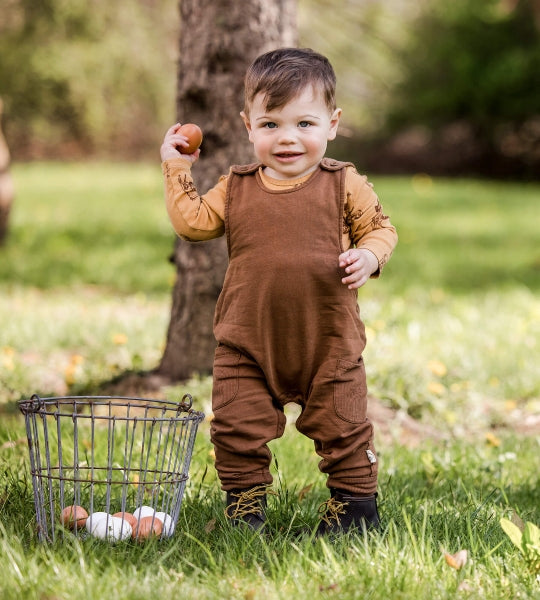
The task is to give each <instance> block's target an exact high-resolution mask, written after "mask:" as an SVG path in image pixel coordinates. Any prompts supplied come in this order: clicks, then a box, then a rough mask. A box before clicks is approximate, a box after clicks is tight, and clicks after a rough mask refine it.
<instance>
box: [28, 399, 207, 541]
mask: <svg viewBox="0 0 540 600" xmlns="http://www.w3.org/2000/svg"><path fill="white" fill-rule="evenodd" d="M192 402H193V400H192V398H191V396H189V395H188V394H186V395H185V396H184V397H183V399H182V401H181V402H180V403H176V402H172V401H168V400H156V399H147V398H132V397H111V396H84V397H81V396H64V397H54V398H40V397H39V396H37V395H34V396H32V397H31V398H30V400H23V401H21V402H20V403H19V409H20V410H21V412H22V413H23V415H24V418H25V424H26V433H27V438H28V448H29V454H30V473H31V477H32V487H33V494H34V505H35V512H36V522H37V534H38V537H39V539H40V540H41V541H47V542H54V541H55V540H56V538H57V536H59V535H60V536H64V535H66V529H65V528H64V527H63V526H62V523H61V512H62V510H63V509H64V507H67V506H72V505H75V506H82V507H83V508H85V510H86V511H87V512H88V514H92V513H94V512H97V511H102V512H105V513H108V514H111V515H112V514H114V513H117V512H122V513H133V511H134V510H135V509H136V508H138V507H140V506H143V505H144V506H149V507H151V508H152V509H153V510H154V511H155V512H163V513H166V514H168V515H169V516H170V518H171V520H172V524H170V526H169V528H168V529H167V530H166V529H165V528H163V531H162V533H161V537H168V535H169V534H170V532H171V531H174V528H175V527H176V523H177V521H178V516H179V513H180V508H181V504H182V499H183V495H184V490H185V487H186V483H187V480H188V472H189V465H190V462H191V457H192V453H193V447H194V443H195V436H196V433H197V428H198V425H199V423H200V422H201V421H202V420H203V419H204V414H203V413H202V412H198V411H195V410H193V409H192ZM171 525H172V528H171ZM74 528H75V533H77V529H78V530H79V531H78V533H82V534H83V535H86V529H84V528H83V526H78V527H77V523H76V522H75V523H74Z"/></svg>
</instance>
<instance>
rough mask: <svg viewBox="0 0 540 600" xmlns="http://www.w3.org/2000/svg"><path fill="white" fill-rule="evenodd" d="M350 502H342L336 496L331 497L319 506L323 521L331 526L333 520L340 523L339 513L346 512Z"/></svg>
mask: <svg viewBox="0 0 540 600" xmlns="http://www.w3.org/2000/svg"><path fill="white" fill-rule="evenodd" d="M348 504H349V503H348V502H340V501H339V500H336V499H335V498H329V499H328V500H326V501H325V502H323V503H322V504H321V505H320V506H319V515H320V519H321V521H324V522H325V523H326V524H327V525H328V526H330V527H331V526H332V521H335V522H336V523H337V524H339V523H340V520H339V515H343V514H345V512H346V511H345V507H346V506H347V505H348Z"/></svg>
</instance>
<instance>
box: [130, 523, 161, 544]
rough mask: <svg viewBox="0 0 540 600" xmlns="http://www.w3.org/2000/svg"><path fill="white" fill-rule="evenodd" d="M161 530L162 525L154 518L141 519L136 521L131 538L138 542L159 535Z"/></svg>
mask: <svg viewBox="0 0 540 600" xmlns="http://www.w3.org/2000/svg"><path fill="white" fill-rule="evenodd" d="M162 530H163V523H162V522H161V521H160V520H159V519H156V518H155V517H143V518H142V519H139V521H137V524H136V525H135V527H134V528H133V533H132V534H131V537H132V538H133V539H134V540H137V541H139V542H140V541H142V540H146V539H148V538H150V537H157V536H158V535H161V532H162Z"/></svg>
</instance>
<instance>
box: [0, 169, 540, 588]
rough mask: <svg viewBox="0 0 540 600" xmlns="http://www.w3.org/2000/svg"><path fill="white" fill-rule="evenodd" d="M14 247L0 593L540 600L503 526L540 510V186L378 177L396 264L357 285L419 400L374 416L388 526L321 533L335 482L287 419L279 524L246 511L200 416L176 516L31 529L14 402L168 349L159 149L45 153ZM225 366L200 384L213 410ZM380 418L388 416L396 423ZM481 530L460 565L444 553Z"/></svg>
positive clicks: (395, 377)
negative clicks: (228, 507)
mask: <svg viewBox="0 0 540 600" xmlns="http://www.w3.org/2000/svg"><path fill="white" fill-rule="evenodd" d="M14 173H15V180H16V186H17V194H18V195H17V199H16V204H15V207H14V212H13V215H12V217H13V218H12V222H11V235H10V238H9V241H8V245H7V247H5V248H4V249H2V250H0V286H1V290H2V291H1V293H0V323H1V327H0V406H2V407H3V414H2V415H1V417H2V418H1V419H0V564H2V565H3V568H4V572H5V573H6V574H8V576H4V577H2V578H0V597H1V598H3V599H4V598H5V599H7V600H9V599H12V598H13V599H15V598H16V599H20V598H31V599H34V598H35V599H39V600H52V599H53V598H54V599H56V598H62V599H67V598H87V599H94V598H101V597H109V596H111V597H116V598H118V599H123V598H126V599H127V598H133V599H138V598H141V599H142V598H145V599H147V598H155V597H187V598H191V597H193V598H202V599H205V598H209V599H210V598H212V599H217V598H239V599H247V600H259V599H260V600H262V599H274V598H275V599H281V598H287V599H290V598H298V599H304V598H306V597H315V598H325V599H326V598H340V599H343V598H345V599H349V598H350V599H353V598H362V599H364V598H385V599H387V598H391V599H392V600H393V599H400V598H404V599H405V598H407V599H408V598H419V599H424V598H425V599H426V600H431V599H433V600H436V599H438V598H454V597H463V598H490V600H491V599H499V598H500V599H501V600H502V599H507V598H540V588H539V581H538V579H537V576H535V574H534V573H531V572H530V571H529V570H528V569H527V563H526V562H525V561H524V559H523V557H522V555H521V554H520V553H519V552H518V551H517V549H516V548H515V547H514V546H513V545H512V543H511V542H510V540H509V539H508V538H507V536H506V535H505V534H504V532H503V531H502V529H501V527H500V524H499V519H500V518H501V517H503V516H506V517H509V516H511V515H512V514H514V513H517V514H519V515H520V516H521V518H522V519H523V520H526V521H532V522H534V523H536V524H539V523H540V513H539V509H538V490H539V486H540V483H539V479H538V459H537V457H538V453H539V445H540V444H539V441H538V437H537V436H534V435H529V436H527V435H523V434H522V433H519V432H518V431H517V430H516V429H517V428H519V427H524V426H526V425H527V423H528V422H529V421H530V420H531V419H532V418H535V417H536V418H537V417H538V414H539V413H540V377H539V375H538V366H537V365H538V340H540V300H539V298H538V290H539V283H540V281H539V264H540V257H539V254H538V252H539V250H538V244H537V237H538V236H537V222H538V208H537V207H538V198H539V197H540V194H539V192H540V187H539V186H538V185H533V184H514V183H494V182H486V181H477V180H463V181H452V180H438V179H435V180H430V179H428V178H426V177H416V178H412V179H411V178H383V177H380V178H376V179H375V178H374V183H375V186H376V190H377V192H378V193H379V196H380V197H381V200H382V202H383V205H384V207H385V209H386V211H387V212H388V213H389V214H390V215H391V217H392V220H393V222H394V223H395V224H396V226H397V227H398V230H399V233H400V243H399V246H398V248H397V249H396V253H395V256H394V257H393V259H392V261H391V262H390V263H389V265H388V267H387V268H386V271H385V273H384V274H383V277H382V278H381V279H380V280H379V281H376V282H370V283H369V284H368V285H367V286H366V287H365V288H364V289H363V290H361V292H360V295H359V298H360V305H361V310H362V314H363V316H364V319H365V322H366V326H367V333H368V347H367V349H366V354H365V358H366V365H367V370H368V379H369V385H370V391H371V393H372V394H373V395H374V396H377V397H378V398H379V399H381V401H382V402H383V404H384V405H386V406H389V407H393V408H395V409H397V410H398V411H399V412H398V414H399V413H407V414H409V415H413V416H414V417H415V418H416V419H417V423H418V425H419V427H420V430H421V431H422V430H423V429H427V428H428V427H429V428H430V429H429V430H430V431H431V432H432V431H433V430H434V431H435V437H426V438H423V437H422V436H421V434H420V435H419V434H418V433H415V434H412V435H406V432H405V433H404V432H403V431H402V430H401V429H400V427H399V426H398V420H397V417H396V419H395V421H394V422H392V423H389V424H387V425H388V426H387V427H386V428H379V429H378V430H377V445H378V450H379V456H380V465H381V466H380V509H381V515H382V518H383V523H384V529H383V532H382V533H381V534H380V535H373V536H370V537H369V539H363V538H354V537H350V536H346V537H345V538H343V539H339V540H335V541H329V540H313V539H311V538H310V537H309V535H300V534H301V532H302V531H306V530H307V531H309V530H310V529H311V528H313V527H314V526H315V525H316V522H317V509H318V506H319V504H320V503H321V502H323V501H324V500H325V499H326V490H325V485H324V477H323V476H322V475H321V474H320V473H319V472H318V469H317V462H318V458H317V456H316V455H315V453H314V452H313V449H312V446H311V443H310V442H309V440H307V439H305V438H303V437H301V436H300V435H299V434H298V433H297V432H296V430H295V428H294V425H293V424H292V423H291V424H290V425H289V426H288V427H287V430H286V433H285V436H284V437H283V439H281V440H277V441H275V442H274V443H273V444H272V452H273V454H274V463H273V472H274V475H275V489H276V491H277V493H278V495H277V496H276V497H271V498H270V503H269V510H268V519H269V535H268V536H267V537H265V538H263V539H261V538H259V536H257V535H249V534H246V533H245V532H241V531H235V530H231V529H230V528H229V527H227V525H226V523H225V519H224V516H223V512H222V510H223V505H222V493H221V492H220V490H219V485H218V482H217V478H216V474H215V471H214V469H213V458H212V450H211V445H210V442H209V436H208V423H207V422H205V423H203V425H202V426H201V431H200V434H199V435H198V437H197V442H196V446H195V453H194V457H193V463H192V469H191V480H190V483H189V485H188V489H187V492H186V497H185V500H184V504H183V507H182V513H181V517H180V526H179V528H178V532H177V534H176V535H175V536H174V537H173V538H172V539H171V540H169V541H166V542H164V543H151V544H147V545H144V546H140V545H136V544H133V543H131V542H128V543H124V544H117V545H116V546H109V545H108V544H104V543H103V542H99V541H96V540H91V539H77V538H72V537H68V538H66V539H64V540H63V541H59V542H57V543H56V544H53V545H50V546H46V545H43V544H40V543H38V542H37V540H36V536H35V531H34V529H35V518H34V506H33V494H32V486H31V480H30V476H29V466H28V451H27V447H26V433H25V430H24V424H23V422H22V419H21V417H20V416H19V415H18V411H17V408H16V401H17V400H19V399H20V398H26V397H28V396H30V395H31V394H33V393H36V392H37V393H39V394H40V395H42V396H46V395H63V394H66V393H70V394H71V393H72V394H79V393H86V394H92V393H94V392H96V391H98V390H100V386H101V384H102V383H103V382H104V381H107V380H110V379H111V378H113V377H115V376H116V375H119V374H121V373H123V372H124V371H126V370H139V369H142V370H147V369H151V368H153V367H154V366H156V364H157V363H158V361H159V358H160V356H161V353H162V350H163V344H164V339H165V333H166V328H167V323H168V318H169V310H170V308H169V307H170V294H171V284H172V278H173V275H174V272H173V268H172V266H171V265H170V263H168V261H167V257H168V255H169V254H170V252H171V250H172V246H173V239H174V237H173V234H172V230H171V228H170V226H169V223H168V221H167V217H166V214H165V210H164V205H163V199H162V196H163V192H162V183H161V175H160V171H159V166H158V165H144V164H143V165H125V164H118V165H117V164H90V165H86V164H84V165H83V164H73V165H61V164H29V165H16V167H15V169H14ZM210 388H211V382H210V379H209V378H208V377H195V378H193V380H192V381H190V382H188V383H186V384H184V385H181V386H175V387H172V388H170V389H164V390H163V394H164V395H165V396H167V397H177V396H178V394H179V393H184V392H190V393H192V394H193V395H194V396H195V398H196V401H195V404H196V408H198V409H201V410H204V411H205V412H207V413H209V412H210ZM383 429H386V430H385V431H383ZM461 549H466V550H468V553H469V560H468V562H467V564H466V565H465V567H464V568H463V569H461V570H460V571H456V570H454V569H452V568H451V567H450V566H448V564H447V563H446V561H445V558H444V554H443V550H444V551H447V552H449V553H451V554H453V553H455V552H457V551H458V550H461Z"/></svg>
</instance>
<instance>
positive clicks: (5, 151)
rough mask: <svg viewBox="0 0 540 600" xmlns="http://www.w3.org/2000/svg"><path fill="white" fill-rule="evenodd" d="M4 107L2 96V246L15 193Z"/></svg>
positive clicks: (0, 229)
mask: <svg viewBox="0 0 540 600" xmlns="http://www.w3.org/2000/svg"><path fill="white" fill-rule="evenodd" d="M2 108H3V103H2V99H1V98H0V246H2V245H3V244H4V242H5V241H6V237H7V234H8V221H9V213H10V212H11V205H12V204H13V197H14V195H15V193H14V189H13V179H12V177H11V173H10V172H9V163H10V156H9V148H8V145H7V142H6V140H5V138H4V134H3V132H2V112H3V111H2Z"/></svg>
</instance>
